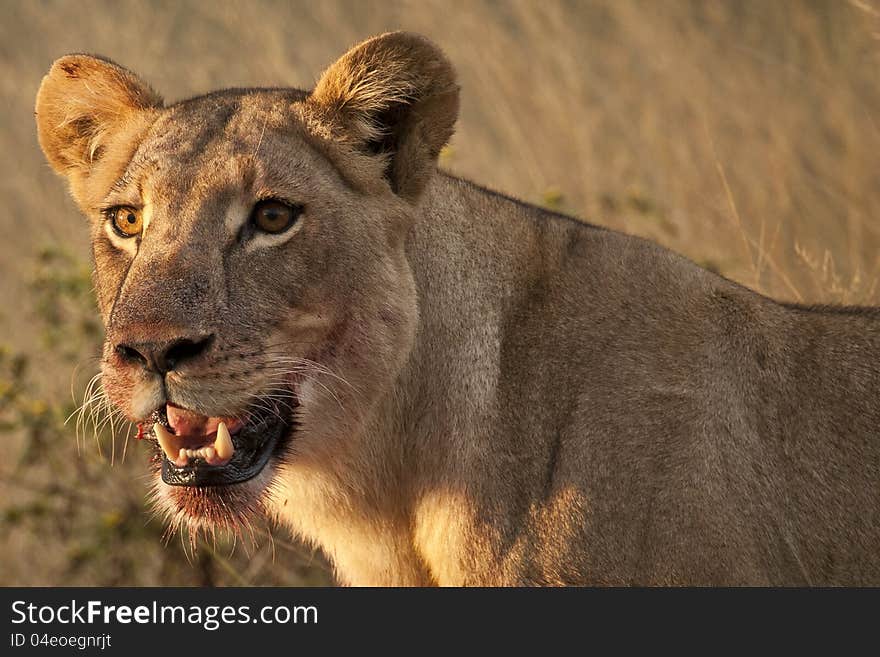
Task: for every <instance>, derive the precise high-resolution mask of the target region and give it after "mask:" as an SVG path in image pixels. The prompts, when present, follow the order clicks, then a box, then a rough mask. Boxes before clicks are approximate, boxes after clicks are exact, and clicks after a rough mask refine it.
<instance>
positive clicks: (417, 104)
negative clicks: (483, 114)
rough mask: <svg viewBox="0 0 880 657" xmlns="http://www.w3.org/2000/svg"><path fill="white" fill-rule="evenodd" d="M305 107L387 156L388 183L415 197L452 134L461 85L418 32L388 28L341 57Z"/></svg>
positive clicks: (355, 142) (357, 143)
mask: <svg viewBox="0 0 880 657" xmlns="http://www.w3.org/2000/svg"><path fill="white" fill-rule="evenodd" d="M306 105H307V107H308V108H309V109H311V110H312V111H313V112H314V113H315V114H317V116H318V118H319V120H321V121H322V122H323V123H325V124H329V125H330V127H331V130H332V132H333V134H334V136H335V137H336V138H338V139H341V140H343V141H346V142H348V144H349V145H350V146H351V147H352V148H354V149H356V150H358V151H360V152H363V153H367V154H370V155H376V156H380V157H385V158H387V166H386V177H387V178H388V181H389V183H390V185H391V188H392V189H393V190H394V191H395V193H397V194H399V195H400V196H402V197H404V198H407V199H409V200H414V199H415V198H416V197H417V196H418V195H419V194H420V193H421V191H422V189H423V187H424V185H425V183H426V181H427V180H428V178H429V177H430V175H431V172H432V171H433V169H434V167H435V165H436V160H437V156H438V155H439V153H440V149H441V148H443V146H444V145H445V144H446V142H447V141H449V138H450V137H451V136H452V132H453V130H454V128H455V121H456V118H457V117H458V85H457V84H456V81H455V71H454V69H453V68H452V64H450V63H449V60H447V59H446V57H445V56H444V55H443V53H442V52H441V51H440V49H439V48H438V47H437V46H435V45H434V44H433V43H431V42H430V41H429V40H428V39H426V38H424V37H422V36H419V35H417V34H411V33H407V32H390V33H388V34H383V35H381V36H378V37H375V38H373V39H369V40H368V41H364V42H363V43H361V44H359V45H357V46H355V47H354V48H352V49H351V50H349V51H348V52H347V53H346V54H345V55H343V56H342V58H340V59H339V60H338V61H337V62H336V63H335V64H333V65H332V66H331V67H330V68H329V69H327V71H325V72H324V74H323V75H322V76H321V79H320V80H319V81H318V84H317V86H316V87H315V90H314V91H313V92H312V93H311V95H310V96H309V98H308V100H307V101H306Z"/></svg>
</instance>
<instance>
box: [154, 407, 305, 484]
mask: <svg viewBox="0 0 880 657" xmlns="http://www.w3.org/2000/svg"><path fill="white" fill-rule="evenodd" d="M295 406H296V404H295V400H294V399H293V398H292V396H291V397H290V398H289V399H286V400H278V399H275V400H274V401H273V402H272V403H269V402H266V401H263V402H261V403H259V404H258V405H257V406H255V407H254V408H253V409H252V410H250V411H248V412H247V413H245V414H243V415H242V416H238V417H235V416H230V417H210V416H206V415H201V414H199V413H196V412H194V411H191V410H188V409H185V408H181V407H179V406H176V405H174V404H168V405H166V406H165V407H164V408H160V409H158V410H156V411H154V412H153V414H152V416H151V417H150V424H151V425H152V434H153V436H154V437H155V438H156V444H157V447H158V448H159V453H160V458H161V460H162V481H164V482H165V483H166V484H168V485H170V486H229V485H231V484H239V483H242V482H244V481H247V480H248V479H252V478H253V477H255V476H257V475H258V474H259V473H260V472H261V471H262V470H263V468H265V467H266V464H267V463H268V462H269V460H270V459H271V457H272V455H273V454H274V453H276V452H277V451H278V449H279V448H280V447H281V445H283V443H284V442H285V441H286V440H287V439H288V438H289V437H290V435H291V433H292V432H293V430H294V426H293V425H294V415H295V414H294V409H295Z"/></svg>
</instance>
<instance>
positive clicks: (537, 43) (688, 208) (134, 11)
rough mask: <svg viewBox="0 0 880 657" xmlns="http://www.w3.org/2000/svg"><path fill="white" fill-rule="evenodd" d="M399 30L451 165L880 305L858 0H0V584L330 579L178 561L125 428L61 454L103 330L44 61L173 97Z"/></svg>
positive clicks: (877, 82)
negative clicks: (448, 112) (49, 145)
mask: <svg viewBox="0 0 880 657" xmlns="http://www.w3.org/2000/svg"><path fill="white" fill-rule="evenodd" d="M401 28H402V29H409V30H415V31H419V32H422V33H425V34H427V35H428V36H430V37H432V38H433V39H435V40H436V41H437V42H438V43H440V44H441V45H442V46H443V48H444V49H445V50H446V51H447V52H448V54H449V55H450V57H451V59H452V60H453V62H454V63H455V64H456V66H457V67H458V70H459V72H460V78H461V85H462V94H463V96H462V100H463V104H462V113H461V119H460V122H459V128H458V132H457V134H456V136H455V138H454V139H453V141H452V144H451V145H450V147H448V148H447V149H446V150H445V151H444V153H443V156H442V160H443V165H444V166H445V167H446V168H448V169H450V170H452V171H453V172H455V173H457V174H461V175H463V176H466V177H470V178H472V179H475V180H477V181H479V182H482V183H484V184H488V185H489V186H492V187H495V188H497V189H500V190H502V191H505V192H508V193H512V194H514V195H516V196H519V197H521V198H524V199H526V200H531V201H534V202H537V203H544V204H546V205H550V206H553V207H555V208H561V209H562V210H565V211H568V212H571V213H574V214H577V215H579V216H582V217H584V218H586V219H588V220H590V221H593V222H596V223H601V224H605V225H608V226H611V227H614V228H617V229H620V230H624V231H628V232H632V233H636V234H640V235H644V236H648V237H651V238H653V239H656V240H658V241H660V242H662V243H664V244H666V245H668V246H670V247H672V248H674V249H676V250H678V251H680V252H683V253H685V254H686V255H688V256H690V257H691V258H693V259H694V260H696V261H697V262H699V263H701V264H703V265H704V266H706V267H708V268H711V269H714V270H716V271H719V272H721V273H723V274H725V275H727V276H729V277H732V278H734V279H736V280H739V281H741V282H743V283H745V284H747V285H749V286H751V287H753V288H756V289H759V290H761V291H762V292H765V293H767V294H771V295H773V296H776V297H779V298H785V299H789V300H802V301H806V302H842V303H877V302H878V299H880V286H878V274H880V256H878V249H877V247H878V245H880V74H878V72H880V3H878V2H877V1H876V0H850V1H848V2H847V1H844V0H809V1H808V0H800V1H783V0H774V1H771V0H742V1H729V2H723V1H719V0H705V1H685V0H667V1H659V0H641V1H640V0H595V1H589V2H587V1H584V2H560V1H547V0H544V1H541V2H538V1H537V0H534V1H530V2H526V1H508V2H501V1H498V0H482V1H481V0H473V1H465V0H458V1H456V2H449V1H443V2H441V1H439V0H423V1H418V2H416V1H412V2H355V1H349V2H345V1H335V2H326V1H322V2H271V1H268V0H266V1H254V2H235V3H232V2H223V3H220V2H180V1H177V0H173V1H172V0H168V1H156V2H144V1H140V2H132V1H128V2H112V1H100V2H98V1H83V0H77V1H75V2H74V1H67V2H49V1H41V2H38V1H36V0H34V1H27V2H24V1H12V0H3V1H2V3H0V103H2V125H0V152H2V153H3V155H4V157H3V160H2V163H0V167H2V172H0V199H2V212H0V235H2V240H0V276H2V281H3V287H2V292H0V295H2V296H0V345H2V350H0V431H2V432H3V435H2V436H0V438H2V439H3V440H5V441H6V445H7V450H6V452H5V458H4V459H2V461H0V513H2V516H0V523H2V524H0V584H65V585H67V584H110V585H116V584H134V585H142V584H266V583H277V584H309V583H323V582H327V581H328V575H327V573H326V569H325V568H324V567H323V562H322V560H321V558H320V556H319V555H311V554H310V552H309V551H308V550H306V549H304V548H303V547H302V546H299V545H294V544H292V543H290V542H289V541H288V539H287V538H286V537H285V536H284V534H283V532H279V533H278V535H277V537H276V539H275V540H274V542H273V541H272V540H271V539H270V538H269V537H268V536H269V535H268V534H265V535H264V534H263V533H259V534H258V535H257V536H256V537H255V539H254V540H253V541H252V540H251V539H250V538H248V539H247V540H240V541H239V545H238V546H237V548H236V549H234V550H233V549H232V548H233V546H232V544H231V542H230V541H229V540H226V539H220V540H219V541H218V543H217V544H216V545H213V544H211V545H207V544H205V545H202V546H201V548H200V549H199V551H198V552H197V554H196V555H195V557H191V558H188V557H187V556H186V555H185V554H184V551H183V550H182V548H181V547H180V544H179V543H178V542H177V541H176V539H175V540H173V541H172V542H170V543H169V544H168V546H167V547H163V545H162V543H161V541H160V537H161V533H162V528H161V526H160V523H158V522H156V521H148V520H147V518H148V514H147V513H146V511H145V509H144V504H143V498H144V495H145V489H146V481H145V479H144V477H143V472H144V468H143V460H144V458H145V451H144V450H143V449H142V448H140V447H139V446H138V445H135V444H129V445H128V446H127V448H126V449H127V451H128V459H127V460H126V463H125V464H123V465H120V464H119V460H121V458H120V457H121V450H122V443H123V442H124V441H122V440H118V441H117V454H116V455H115V458H114V461H116V465H115V466H114V467H112V468H111V467H110V466H109V463H108V462H107V460H109V459H108V458H105V459H102V458H100V457H99V456H98V453H97V450H96V449H95V446H94V444H91V443H89V444H86V445H85V446H84V448H83V449H82V450H81V451H80V454H79V455H77V450H76V448H75V446H74V443H75V441H74V439H73V432H72V430H71V429H70V428H69V427H68V428H65V427H64V426H63V424H62V422H63V419H64V417H66V415H67V413H68V412H69V411H70V410H72V408H73V407H74V404H73V403H72V402H71V401H70V388H71V381H73V388H74V392H75V393H77V391H79V394H81V390H82V387H83V383H84V381H85V380H87V379H88V377H89V375H90V374H92V373H93V372H94V371H95V361H94V359H93V356H94V354H95V352H94V349H95V344H96V343H97V340H98V338H99V335H98V330H97V328H96V326H95V325H94V321H93V319H94V318H93V315H92V311H91V308H90V292H89V289H88V288H89V286H88V251H87V243H86V235H85V230H84V229H83V221H82V220H81V219H80V218H79V217H78V215H77V213H76V211H75V210H74V207H73V204H72V203H71V201H69V200H68V198H67V197H66V194H65V190H64V187H63V185H62V183H61V181H60V180H58V179H56V178H55V177H54V176H53V174H52V173H51V172H50V170H49V168H48V166H47V165H46V164H45V162H44V160H43V158H42V156H41V154H40V152H39V149H38V147H37V142H36V137H35V133H34V126H33V117H32V107H33V99H34V96H35V94H36V90H37V87H38V85H39V82H40V79H41V77H42V75H43V74H44V73H45V71H46V70H47V69H48V68H49V66H50V64H51V62H52V60H53V59H54V58H55V57H57V56H59V55H62V54H64V53H68V52H94V53H100V54H103V55H106V56H109V57H111V58H112V59H114V60H116V61H118V62H119V63H121V64H123V65H126V66H128V67H130V68H132V69H133V70H135V71H136V72H138V73H139V74H141V75H142V76H143V77H144V78H145V79H147V80H148V81H149V82H151V83H152V84H153V85H154V86H155V87H156V88H157V89H159V90H160V92H161V93H163V94H164V95H165V97H166V98H168V99H177V98H180V97H185V96H191V95H195V94H199V93H202V92H205V91H208V90H211V89H214V88H217V87H224V86H248V85H261V86H269V85H281V86H298V87H305V88H308V87H310V86H311V85H312V84H313V82H314V80H315V78H316V76H317V75H318V74H319V72H320V71H321V70H322V69H323V67H325V66H326V65H327V64H329V63H330V62H331V61H332V60H333V59H334V58H335V57H336V56H338V55H339V54H341V53H342V52H343V51H344V50H345V49H346V48H348V47H349V46H350V45H352V44H353V43H355V42H357V41H358V40H360V39H363V38H365V37H367V36H370V35H373V34H376V33H379V32H383V31H386V30H390V29H401ZM105 429H106V428H105ZM106 433H107V431H106V430H104V431H103V432H102V435H104V434H106ZM104 454H105V457H109V454H110V449H109V445H108V441H107V439H106V436H105V439H104Z"/></svg>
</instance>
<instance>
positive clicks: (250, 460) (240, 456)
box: [159, 413, 295, 487]
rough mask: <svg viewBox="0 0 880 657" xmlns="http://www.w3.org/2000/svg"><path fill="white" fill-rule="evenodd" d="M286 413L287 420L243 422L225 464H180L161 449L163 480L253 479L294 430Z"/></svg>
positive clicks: (227, 482) (226, 482) (215, 482)
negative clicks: (243, 424)
mask: <svg viewBox="0 0 880 657" xmlns="http://www.w3.org/2000/svg"><path fill="white" fill-rule="evenodd" d="M289 415H290V419H287V420H285V419H282V418H280V417H277V416H275V415H268V416H264V417H263V418H261V419H259V420H257V421H254V422H249V423H248V424H246V425H245V426H243V427H242V428H241V430H239V431H238V432H237V433H236V434H235V435H233V436H232V444H233V445H234V446H235V453H234V454H233V455H232V459H231V460H230V461H229V463H227V464H225V465H208V463H207V462H206V461H205V460H204V459H195V460H193V461H191V462H190V463H188V464H187V465H186V466H184V467H182V468H179V467H177V466H176V465H174V464H173V463H172V462H171V461H169V460H168V459H167V458H165V454H164V453H162V450H161V449H160V450H159V453H160V458H161V459H162V481H163V482H165V483H166V484H168V485H169V486H190V487H202V486H231V485H233V484H240V483H243V482H245V481H248V480H249V479H253V478H254V477H256V476H257V475H258V474H260V473H261V472H262V471H263V469H264V468H265V467H266V465H267V464H268V463H269V461H270V459H271V458H272V456H273V455H274V454H275V453H276V452H277V451H278V449H279V447H280V446H281V445H283V444H284V442H286V441H287V440H288V439H289V438H290V437H291V435H292V434H293V431H294V428H295V427H294V420H293V414H292V413H290V414H289Z"/></svg>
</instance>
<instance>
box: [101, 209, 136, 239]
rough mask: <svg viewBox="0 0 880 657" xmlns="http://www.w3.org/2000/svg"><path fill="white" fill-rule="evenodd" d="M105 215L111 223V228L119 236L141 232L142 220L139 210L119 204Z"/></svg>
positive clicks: (133, 235) (131, 235) (134, 235)
mask: <svg viewBox="0 0 880 657" xmlns="http://www.w3.org/2000/svg"><path fill="white" fill-rule="evenodd" d="M107 215H108V217H109V219H110V221H111V222H112V223H113V230H115V231H116V234H117V235H119V236H120V237H137V236H138V235H140V234H141V229H142V228H143V227H144V222H143V219H142V218H141V211H140V210H136V209H135V208H129V207H125V206H121V207H118V208H113V209H112V210H110V211H109V212H108V213H107Z"/></svg>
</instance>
